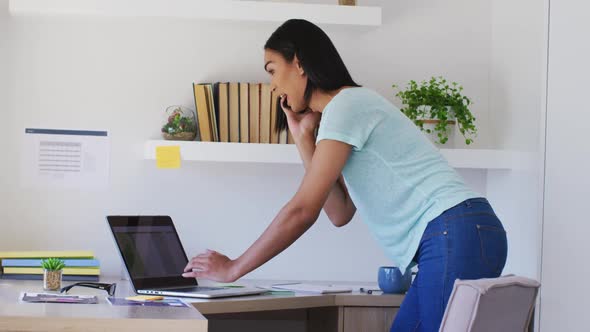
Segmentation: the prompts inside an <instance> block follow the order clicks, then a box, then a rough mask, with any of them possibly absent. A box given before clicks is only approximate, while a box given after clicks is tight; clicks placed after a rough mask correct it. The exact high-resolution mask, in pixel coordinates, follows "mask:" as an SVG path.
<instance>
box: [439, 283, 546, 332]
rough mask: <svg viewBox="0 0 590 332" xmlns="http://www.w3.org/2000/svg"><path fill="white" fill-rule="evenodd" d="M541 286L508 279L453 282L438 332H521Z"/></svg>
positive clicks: (530, 314) (526, 328) (526, 327)
mask: <svg viewBox="0 0 590 332" xmlns="http://www.w3.org/2000/svg"><path fill="white" fill-rule="evenodd" d="M540 286H541V284H540V283H539V282H537V281H536V280H533V279H528V278H524V277H518V276H514V275H507V276H504V277H500V278H491V279H478V280H459V279H457V280H456V281H455V285H454V286H453V292H452V293H451V297H450V298H449V302H448V304H447V308H446V310H445V314H444V316H443V320H442V323H441V326H440V329H439V332H488V331H490V332H492V331H494V332H495V331H502V332H523V331H527V330H528V326H529V323H530V320H531V317H532V314H533V309H534V307H535V301H536V298H537V293H538V292H539V287H540Z"/></svg>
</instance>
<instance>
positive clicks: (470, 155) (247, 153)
mask: <svg viewBox="0 0 590 332" xmlns="http://www.w3.org/2000/svg"><path fill="white" fill-rule="evenodd" d="M163 145H178V146H180V153H181V158H182V160H183V161H212V162H247V163H278V164H301V159H300V158H299V153H298V152H297V148H296V146H295V145H293V144H254V143H219V142H194V141H193V142H182V141H166V140H149V141H146V143H145V147H144V158H145V159H152V160H153V159H155V158H156V146H163ZM441 152H442V154H443V155H444V156H445V158H447V160H448V161H449V164H451V166H453V167H455V168H465V169H486V170H490V169H496V170H501V169H506V170H509V169H520V168H523V167H526V166H527V162H526V160H527V159H526V156H525V155H523V153H519V152H515V151H504V150H487V149H441Z"/></svg>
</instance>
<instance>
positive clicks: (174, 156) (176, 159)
mask: <svg viewBox="0 0 590 332" xmlns="http://www.w3.org/2000/svg"><path fill="white" fill-rule="evenodd" d="M156 166H157V167H158V168H180V146H178V145H171V146H156Z"/></svg>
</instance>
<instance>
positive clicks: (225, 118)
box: [193, 82, 294, 144]
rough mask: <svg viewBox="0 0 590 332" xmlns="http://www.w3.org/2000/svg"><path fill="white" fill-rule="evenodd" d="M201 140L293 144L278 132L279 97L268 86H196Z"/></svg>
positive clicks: (253, 84) (261, 84)
mask: <svg viewBox="0 0 590 332" xmlns="http://www.w3.org/2000/svg"><path fill="white" fill-rule="evenodd" d="M193 90H194V97H195V107H196V109H197V120H198V123H199V132H200V136H201V141H204V142H234V143H271V144H292V143H294V141H293V138H292V137H290V133H289V131H288V130H282V131H278V130H277V117H278V116H279V115H278V112H282V110H281V109H280V106H279V105H278V104H279V102H278V101H279V96H278V95H277V94H276V93H275V92H273V91H272V90H271V87H270V84H266V83H240V82H229V83H203V84H193Z"/></svg>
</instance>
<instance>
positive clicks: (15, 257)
mask: <svg viewBox="0 0 590 332" xmlns="http://www.w3.org/2000/svg"><path fill="white" fill-rule="evenodd" d="M46 258H61V259H62V260H63V261H64V263H65V267H64V269H63V274H62V279H63V280H64V281H98V279H99V275H100V262H99V261H98V259H96V258H95V257H94V253H93V252H92V251H5V252H0V266H1V267H2V268H1V272H0V279H12V280H41V279H43V268H42V267H41V262H42V261H43V259H46Z"/></svg>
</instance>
